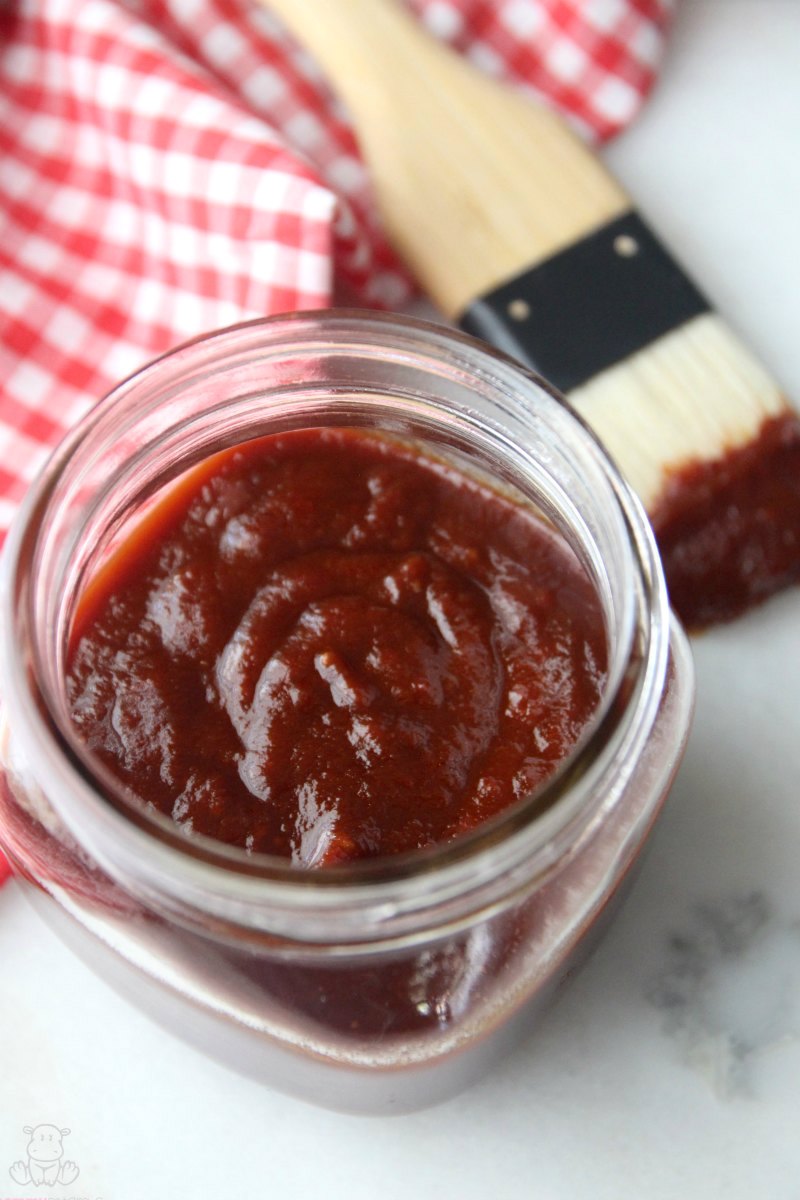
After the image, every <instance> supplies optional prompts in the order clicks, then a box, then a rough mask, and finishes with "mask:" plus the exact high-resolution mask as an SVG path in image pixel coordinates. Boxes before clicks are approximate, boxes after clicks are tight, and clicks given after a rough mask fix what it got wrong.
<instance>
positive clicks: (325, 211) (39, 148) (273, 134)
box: [0, 0, 672, 541]
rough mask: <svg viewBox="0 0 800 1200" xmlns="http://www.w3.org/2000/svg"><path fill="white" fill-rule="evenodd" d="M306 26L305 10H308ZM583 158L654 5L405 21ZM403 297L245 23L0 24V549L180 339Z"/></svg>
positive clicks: (104, 1)
mask: <svg viewBox="0 0 800 1200" xmlns="http://www.w3.org/2000/svg"><path fill="white" fill-rule="evenodd" d="M323 2H324V0H323ZM410 3H411V4H412V6H413V8H414V9H415V11H416V12H417V14H418V15H419V17H420V19H421V20H422V21H424V22H425V24H426V25H428V26H429V27H430V29H431V30H433V32H434V33H436V34H437V35H439V36H441V37H442V38H445V39H447V40H448V41H449V42H451V43H452V44H453V45H454V46H456V47H457V48H458V49H459V50H461V51H462V52H463V53H464V54H466V55H467V56H468V57H469V58H471V59H472V60H473V61H475V62H476V63H477V64H479V65H480V66H481V67H483V68H485V69H486V70H488V71H491V72H492V73H493V74H497V75H500V76H503V77H505V78H507V79H509V80H511V81H513V82H515V83H517V84H519V85H521V86H522V87H525V88H529V89H530V90H531V91H532V92H533V93H534V94H536V95H538V96H540V97H542V96H543V97H546V98H547V100H548V101H550V102H551V103H553V104H555V105H556V106H557V107H559V108H560V109H561V110H562V111H563V112H564V113H566V114H567V115H568V116H569V117H570V118H571V119H572V120H573V121H574V122H575V123H576V124H577V126H578V127H579V129H580V130H581V131H582V132H584V133H585V134H586V135H587V136H589V137H593V138H596V139H603V138H607V137H609V136H611V135H612V134H613V133H615V132H616V131H617V130H618V129H620V128H621V127H622V126H623V125H624V124H626V123H627V121H629V120H630V118H631V117H632V116H633V115H634V113H635V112H636V110H637V108H638V106H639V104H640V102H641V100H642V98H643V97H644V95H645V94H646V93H647V91H648V89H649V87H650V85H651V84H652V82H653V78H654V73H655V68H656V66H657V63H658V59H659V55H660V51H661V44H662V40H663V39H662V35H663V33H664V31H665V28H666V26H667V24H668V21H669V17H670V10H671V7H672V0H410ZM339 281H341V282H342V283H343V284H344V285H346V287H347V289H348V291H349V292H350V293H351V294H352V293H355V295H356V296H357V297H358V299H359V301H360V302H361V303H363V304H366V305H378V306H388V307H392V306H394V305H397V304H399V303H401V302H402V301H403V300H405V299H406V298H407V297H408V295H409V293H410V284H409V281H408V278H407V276H406V275H405V274H404V272H403V270H402V268H401V266H400V264H399V263H398V262H397V261H396V260H395V258H394V256H393V254H392V252H391V250H390V249H389V247H388V246H387V244H386V242H385V240H384V238H383V236H382V234H381V230H380V225H379V222H378V219H377V216H376V214H375V212H374V210H373V208H372V205H371V200H370V194H369V185H368V180H367V178H366V172H365V170H364V168H363V166H362V163H361V161H360V159H359V156H358V151H357V148H356V144H355V142H354V139H353V135H352V132H351V130H350V128H349V126H348V124H347V118H346V115H345V113H344V112H343V111H342V109H341V107H340V106H339V105H338V104H337V102H336V100H335V99H334V97H333V96H332V95H331V94H330V92H329V91H328V90H327V88H326V86H325V82H324V80H323V78H322V77H321V75H320V73H319V72H318V70H317V69H316V67H315V65H314V63H313V62H311V61H310V60H309V58H308V56H307V55H306V54H304V53H303V52H301V51H299V50H298V48H297V47H296V46H295V45H293V44H292V43H291V41H290V40H289V38H288V37H287V35H286V34H284V32H283V31H282V29H281V27H280V25H279V23H278V21H277V20H276V19H274V18H273V17H272V16H271V15H270V14H269V13H268V12H267V11H266V10H265V9H263V8H261V7H260V6H259V5H258V3H257V2H256V0H202V3H201V2H200V0H127V2H125V3H123V2H121V0H16V2H15V0H5V3H3V0H0V541H1V540H2V537H3V534H4V531H5V529H6V527H7V524H8V521H9V520H10V518H11V515H12V512H13V510H14V508H15V506H16V504H17V502H18V500H19V498H20V496H21V495H22V493H23V492H24V490H25V487H26V485H27V484H28V482H29V481H30V479H31V478H32V476H33V474H34V473H35V472H36V470H37V469H38V467H39V466H40V464H41V463H42V461H43V458H44V457H45V455H46V452H47V450H48V449H49V448H50V447H51V446H52V445H53V444H54V443H55V442H56V441H57V440H58V439H59V437H60V436H61V434H62V433H63V432H64V431H65V430H66V429H67V428H68V427H69V426H70V425H71V424H72V423H73V422H74V421H75V420H77V418H78V417H80V415H81V414H82V413H83V412H84V411H85V410H86V408H87V406H89V405H90V404H91V403H92V402H93V401H94V400H95V399H97V398H98V397H100V396H101V395H103V394H104V393H105V392H106V391H107V390H108V389H109V388H110V387H111V386H112V385H113V384H114V383H115V382H116V381H117V380H119V379H120V378H121V377H123V376H125V375H126V374H128V373H129V372H130V371H132V370H134V369H135V368H136V367H138V366H139V365H141V364H142V363H143V362H144V361H145V360H147V359H148V358H150V357H152V356H153V355H155V354H158V353H160V352H161V351H163V350H165V349H166V348H168V347H169V346H170V345H173V344H175V343H177V342H180V341H182V340H184V339H185V338H187V337H189V336H192V335H194V334H197V333H199V332H203V331H206V330H209V329H212V328H215V327H219V326H222V325H227V324H230V323H232V322H234V321H238V320H242V319H245V318H249V317H254V316H258V315H263V314H267V313H274V312H280V311H286V310H291V309H297V308H313V307H318V306H322V305H326V304H328V303H330V302H331V301H332V300H333V298H334V287H335V283H338V282H339Z"/></svg>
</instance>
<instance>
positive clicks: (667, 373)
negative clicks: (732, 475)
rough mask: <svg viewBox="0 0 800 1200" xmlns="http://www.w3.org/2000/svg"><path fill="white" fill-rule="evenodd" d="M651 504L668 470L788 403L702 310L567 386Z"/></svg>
mask: <svg viewBox="0 0 800 1200" xmlns="http://www.w3.org/2000/svg"><path fill="white" fill-rule="evenodd" d="M569 399H570V401H571V403H573V404H574V405H575V407H576V408H577V409H578V411H579V412H580V413H581V414H582V416H584V417H585V418H586V420H587V421H588V422H589V424H590V425H591V426H592V428H593V429H594V430H595V432H596V433H597V434H598V435H599V436H600V438H601V439H602V440H603V442H604V443H605V445H606V446H607V448H608V450H609V451H610V453H611V454H612V456H613V457H614V458H615V459H616V461H617V463H618V465H619V466H620V468H621V469H622V471H623V473H624V475H625V476H626V478H627V479H628V482H629V483H630V484H631V485H632V486H633V488H634V489H635V490H636V491H637V492H638V494H639V496H640V498H641V499H642V501H643V503H644V505H645V507H646V508H647V509H649V510H650V511H652V509H653V507H654V505H655V504H656V503H657V501H658V500H659V498H660V497H661V495H662V493H663V490H664V485H665V482H666V480H667V479H668V477H669V475H670V474H671V473H672V472H674V471H675V470H677V469H679V468H681V467H684V466H686V465H687V464H689V463H694V462H710V461H713V460H714V459H718V458H720V457H721V456H723V455H724V454H725V453H727V452H728V451H730V450H734V449H737V448H739V447H742V446H745V445H747V443H748V442H750V441H752V440H753V439H754V438H755V437H756V436H757V435H758V431H759V429H760V428H761V425H762V424H763V422H764V421H765V420H766V419H768V418H769V417H774V416H777V415H778V414H780V413H782V412H786V411H787V409H788V404H787V401H786V400H785V398H784V396H783V395H782V393H781V390H780V388H779V386H778V384H777V383H776V382H775V381H774V380H773V379H772V378H771V377H770V376H769V375H768V374H767V372H766V371H765V370H764V368H763V367H762V366H761V365H760V363H758V362H757V361H756V359H755V358H754V357H753V355H752V354H751V353H750V352H749V351H748V350H747V349H746V348H745V347H744V346H743V345H742V344H741V342H740V341H739V340H738V339H737V338H736V336H735V335H734V334H733V333H732V332H731V330H730V329H729V328H728V327H727V326H726V324H725V322H724V321H723V320H722V319H721V318H720V317H718V316H717V315H716V314H714V313H706V314H703V315H702V316H699V317H695V318H693V319H692V320H691V321H687V322H686V324H685V325H682V326H680V327H679V328H678V329H675V330H673V331H672V332H671V333H668V334H665V335H664V336H663V337H661V338H659V339H658V340H657V341H656V342H653V343H652V344H651V345H650V346H647V347H646V348H645V349H644V350H640V351H638V353H636V354H634V355H632V356H631V357H630V358H628V359H626V360H625V361H624V362H621V363H618V364H616V365H615V366H613V367H610V368H609V369H608V370H606V371H603V372H602V373H601V374H599V375H597V376H596V377H595V378H594V379H592V380H591V381H590V382H589V383H587V384H584V385H583V386H582V387H579V388H576V389H575V390H574V391H572V392H571V393H570V394H569Z"/></svg>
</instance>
